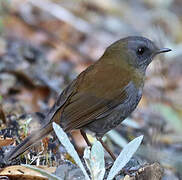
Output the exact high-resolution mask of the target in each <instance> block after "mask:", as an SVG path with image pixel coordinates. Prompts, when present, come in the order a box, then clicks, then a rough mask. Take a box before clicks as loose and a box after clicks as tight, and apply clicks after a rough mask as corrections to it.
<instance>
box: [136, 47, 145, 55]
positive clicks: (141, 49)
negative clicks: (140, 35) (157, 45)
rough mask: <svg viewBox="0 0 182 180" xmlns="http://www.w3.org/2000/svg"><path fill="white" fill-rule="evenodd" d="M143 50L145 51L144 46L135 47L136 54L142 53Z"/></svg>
mask: <svg viewBox="0 0 182 180" xmlns="http://www.w3.org/2000/svg"><path fill="white" fill-rule="evenodd" d="M144 52H145V48H144V47H139V48H138V49H137V54H138V55H142V54H143V53H144Z"/></svg>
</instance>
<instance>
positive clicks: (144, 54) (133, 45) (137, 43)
mask: <svg viewBox="0 0 182 180" xmlns="http://www.w3.org/2000/svg"><path fill="white" fill-rule="evenodd" d="M108 50H109V51H112V54H116V56H118V54H119V56H118V57H120V59H122V61H123V60H125V61H127V62H128V63H129V64H131V65H132V66H134V67H135V68H137V69H139V70H141V71H143V72H145V71H146V68H147V66H148V65H149V64H150V63H151V61H152V59H153V58H154V57H155V56H156V55H157V54H160V53H165V52H169V51H171V49H168V48H162V49H160V48H158V47H157V46H156V45H155V44H154V42H152V41H151V40H149V39H147V38H144V37H141V36H129V37H126V38H124V39H121V40H119V41H117V42H115V43H114V44H112V45H111V46H110V47H109V48H108Z"/></svg>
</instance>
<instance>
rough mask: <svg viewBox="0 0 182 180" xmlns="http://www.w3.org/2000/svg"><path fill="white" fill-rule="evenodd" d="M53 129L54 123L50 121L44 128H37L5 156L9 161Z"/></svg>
mask: <svg viewBox="0 0 182 180" xmlns="http://www.w3.org/2000/svg"><path fill="white" fill-rule="evenodd" d="M52 130H53V128H52V123H48V124H47V125H45V126H44V127H43V128H41V129H39V130H36V131H34V132H32V133H31V135H30V136H28V137H27V138H25V139H24V140H23V142H21V143H20V144H19V145H18V146H16V147H15V148H14V149H13V150H12V151H10V153H8V154H7V156H6V157H5V161H6V162H8V161H10V160H12V159H14V158H16V157H17V156H19V155H20V154H22V153H24V152H25V151H26V150H28V149H29V148H30V147H31V146H32V145H34V144H35V143H37V142H38V141H40V140H41V139H42V138H43V137H45V136H46V135H47V134H49V133H50V132H51V131H52Z"/></svg>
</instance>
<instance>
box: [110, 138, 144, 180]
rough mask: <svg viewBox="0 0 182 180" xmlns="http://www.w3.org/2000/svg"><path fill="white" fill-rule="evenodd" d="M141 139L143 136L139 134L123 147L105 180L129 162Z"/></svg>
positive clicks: (113, 175) (111, 177) (112, 176)
mask: <svg viewBox="0 0 182 180" xmlns="http://www.w3.org/2000/svg"><path fill="white" fill-rule="evenodd" d="M142 139H143V136H139V137H137V138H135V139H134V140H132V141H131V142H130V143H128V144H127V145H126V146H125V147H124V149H123V150H122V151H121V153H120V154H119V156H118V158H117V159H116V161H115V162H114V164H113V166H112V168H111V170H110V172H109V175H108V177H107V180H112V179H113V178H114V177H115V176H116V175H117V174H118V172H119V171H121V170H122V168H123V167H124V166H125V165H126V164H127V163H128V162H129V160H130V159H131V157H132V156H133V154H134V153H135V152H136V150H137V149H138V147H139V146H140V144H141V142H142Z"/></svg>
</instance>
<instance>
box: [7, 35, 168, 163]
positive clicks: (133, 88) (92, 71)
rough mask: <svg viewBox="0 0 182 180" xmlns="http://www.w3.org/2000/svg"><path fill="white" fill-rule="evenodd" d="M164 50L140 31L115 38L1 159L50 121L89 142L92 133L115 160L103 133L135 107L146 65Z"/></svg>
mask: <svg viewBox="0 0 182 180" xmlns="http://www.w3.org/2000/svg"><path fill="white" fill-rule="evenodd" d="M169 51H171V49H169V48H158V47H157V46H156V45H155V43H154V42H153V41H151V40H149V39H147V38H145V37H142V36H128V37H125V38H122V39H120V40H118V41H116V42H114V43H113V44H111V45H110V46H109V47H108V48H106V50H105V52H104V53H103V55H102V56H101V57H100V58H99V59H98V60H97V61H96V62H95V63H93V64H92V65H90V66H89V67H88V68H87V69H86V70H84V71H83V72H81V73H80V74H79V75H78V76H77V77H76V79H74V80H73V81H72V82H71V83H70V84H69V85H68V86H67V87H66V88H65V89H64V90H63V91H62V93H61V94H60V95H59V96H58V98H57V99H56V101H55V104H54V105H53V106H52V107H51V108H50V110H49V111H48V112H47V114H46V116H45V119H44V125H43V127H41V128H40V129H38V130H36V131H34V132H32V134H30V135H29V136H28V137H26V138H25V139H24V140H23V141H22V142H21V143H20V144H19V145H17V146H16V147H15V148H14V149H13V150H12V151H10V153H8V155H7V156H6V157H5V159H6V160H8V161H11V160H13V159H14V158H16V157H18V156H19V155H21V154H22V153H23V152H25V151H26V150H28V149H29V148H30V147H31V146H32V145H34V144H35V143H37V142H38V141H40V140H41V139H42V138H43V137H45V136H46V135H48V134H49V133H50V132H52V131H53V127H52V123H53V122H55V123H57V124H59V125H60V126H61V127H62V128H63V130H64V131H65V132H71V131H72V130H76V129H79V130H80V131H81V134H82V135H83V137H84V139H85V140H86V142H87V144H89V145H90V143H89V141H88V139H87V135H86V133H89V132H91V133H92V134H94V135H95V136H96V138H97V139H98V140H99V141H100V142H101V143H102V145H103V146H104V148H105V149H106V151H108V153H109V154H110V155H111V157H112V158H113V159H115V156H114V155H113V153H112V152H110V151H109V149H108V148H107V146H106V145H105V144H104V143H103V141H102V137H103V135H104V134H105V133H107V132H108V131H110V130H111V129H113V128H115V127H116V126H118V125H119V124H120V123H121V122H122V121H123V120H124V119H126V118H127V117H128V116H129V115H130V114H131V113H132V112H133V111H134V110H135V109H136V107H137V105H138V103H139V101H140V99H141V97H142V93H143V87H144V82H145V77H146V75H145V74H146V69H147V67H148V65H149V64H150V63H151V62H152V60H153V58H154V57H155V56H156V55H158V54H160V53H165V52H169Z"/></svg>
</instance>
